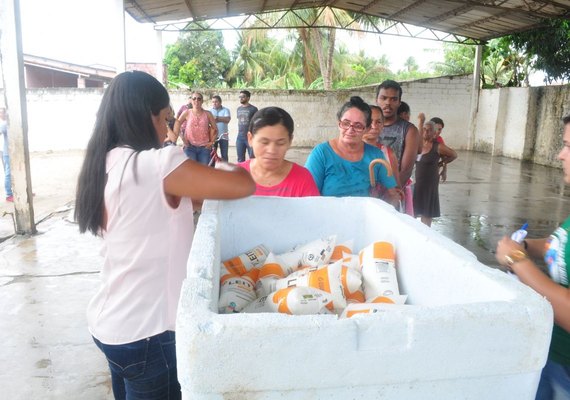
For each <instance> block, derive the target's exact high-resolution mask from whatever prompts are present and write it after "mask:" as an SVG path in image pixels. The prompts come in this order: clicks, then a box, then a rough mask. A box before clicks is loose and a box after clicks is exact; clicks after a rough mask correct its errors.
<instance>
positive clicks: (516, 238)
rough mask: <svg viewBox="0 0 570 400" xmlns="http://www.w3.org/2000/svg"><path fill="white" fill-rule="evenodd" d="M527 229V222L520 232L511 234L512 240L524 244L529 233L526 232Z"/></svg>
mask: <svg viewBox="0 0 570 400" xmlns="http://www.w3.org/2000/svg"><path fill="white" fill-rule="evenodd" d="M526 228H528V222H525V223H524V224H523V226H521V228H520V229H519V230H517V231H514V232H513V233H512V234H511V239H512V240H514V241H515V242H517V243H522V241H523V240H524V238H525V237H526V235H527V234H528V232H527V231H526Z"/></svg>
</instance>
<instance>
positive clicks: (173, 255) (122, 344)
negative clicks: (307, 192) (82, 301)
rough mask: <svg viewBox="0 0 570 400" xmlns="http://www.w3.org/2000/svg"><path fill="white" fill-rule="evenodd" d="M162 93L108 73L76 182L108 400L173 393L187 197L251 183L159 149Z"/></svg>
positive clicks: (146, 79)
mask: <svg viewBox="0 0 570 400" xmlns="http://www.w3.org/2000/svg"><path fill="white" fill-rule="evenodd" d="M169 103H170V99H169V96H168V92H167V91H166V89H165V88H164V86H162V84H161V83H160V82H158V81H157V80H156V79H155V78H153V77H152V76H150V75H148V74H146V73H144V72H140V71H133V72H124V73H122V74H119V75H117V77H115V78H114V79H113V81H112V82H111V84H110V85H109V87H108V88H107V90H106V91H105V94H104V95H103V99H102V101H101V105H100V107H99V111H98V112H97V118H96V121H95V127H94V130H93V134H92V136H91V139H90V140H89V144H88V146H87V151H86V154H85V160H84V162H83V167H82V168H81V172H80V175H79V180H78V184H77V198H76V201H75V206H76V208H75V218H76V220H77V222H78V223H79V230H80V232H81V233H84V232H86V231H90V232H91V233H93V234H95V235H99V236H101V237H102V239H103V251H102V254H103V257H104V261H103V266H102V268H101V280H102V285H101V286H100V288H99V289H98V291H97V292H96V293H95V295H94V296H93V298H92V299H91V301H90V302H89V305H88V307H87V323H88V326H89V332H90V333H91V335H92V336H93V340H94V341H95V344H96V345H97V346H98V347H99V348H100V349H101V351H102V352H103V353H104V354H105V356H106V358H107V361H108V364H109V369H110V370H111V380H112V386H113V394H114V395H115V398H116V399H125V398H137V399H140V398H145V399H159V398H160V399H162V398H169V399H180V397H181V393H180V384H179V383H178V378H177V371H176V348H175V343H176V341H175V333H174V329H175V323H176V308H177V305H178V297H179V295H180V290H181V287H182V281H183V280H184V279H185V278H186V262H187V260H188V254H189V252H190V245H191V243H192V237H193V234H194V224H193V206H192V203H193V201H196V202H201V201H202V200H204V199H236V198H240V197H245V196H249V195H250V194H252V193H253V191H254V189H255V183H254V182H253V180H252V179H251V176H250V175H249V174H248V173H246V172H245V171H244V170H243V169H241V168H238V167H235V166H234V167H232V166H229V165H228V164H226V169H225V170H222V169H214V168H209V167H207V166H205V165H201V164H199V163H197V162H194V161H192V160H189V159H188V158H187V157H186V155H185V154H184V152H183V151H182V149H181V148H180V147H178V146H166V147H162V143H163V142H164V140H165V138H166V134H167V129H168V128H167V119H168V115H169V111H170V109H169Z"/></svg>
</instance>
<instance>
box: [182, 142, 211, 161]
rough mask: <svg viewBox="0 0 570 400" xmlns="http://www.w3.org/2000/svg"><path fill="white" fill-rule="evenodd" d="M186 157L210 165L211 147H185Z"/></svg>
mask: <svg viewBox="0 0 570 400" xmlns="http://www.w3.org/2000/svg"><path fill="white" fill-rule="evenodd" d="M184 153H185V154H186V157H188V158H189V159H191V160H194V161H198V162H199V163H200V164H204V165H208V162H209V161H210V149H208V148H207V147H206V146H193V145H189V146H186V147H184Z"/></svg>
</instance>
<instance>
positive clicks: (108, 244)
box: [87, 146, 194, 344]
mask: <svg viewBox="0 0 570 400" xmlns="http://www.w3.org/2000/svg"><path fill="white" fill-rule="evenodd" d="M132 153H133V151H132V150H131V149H128V148H124V147H120V148H115V149H113V150H111V151H110V152H109V153H108V154H107V184H106V185H105V208H106V211H107V230H106V231H104V232H103V239H104V240H103V248H102V253H103V256H104V265H103V268H102V270H101V278H102V281H103V282H102V286H101V287H100V289H99V290H98V291H97V293H96V294H95V296H94V297H93V298H92V299H91V301H90V303H89V305H88V307H87V321H88V325H89V331H90V332H91V334H92V335H93V336H94V337H96V338H97V339H98V340H100V341H101V342H103V343H105V344H125V343H131V342H134V341H137V340H141V339H144V338H147V337H150V336H153V335H156V334H159V333H162V332H164V331H166V330H174V329H175V321H176V309H177V306H178V298H179V296H180V289H181V286H182V281H183V280H184V279H185V278H186V262H187V260H188V254H189V253H190V246H191V244H192V237H193V235H194V224H193V209H192V202H191V200H190V199H189V198H182V199H181V202H180V205H179V206H178V207H177V208H176V209H173V208H172V207H171V206H170V205H169V204H168V202H167V200H166V196H165V193H164V190H163V179H164V178H165V177H166V176H168V175H169V174H170V173H171V172H172V171H173V170H174V169H176V168H177V167H178V166H179V165H180V164H182V163H183V162H184V161H186V160H187V157H186V155H185V154H184V152H183V151H182V149H181V148H180V147H178V146H167V147H165V148H162V149H158V150H157V149H152V150H147V151H142V152H140V153H139V154H138V155H137V154H134V155H132V156H131V154H132ZM129 156H131V157H130V159H129ZM125 165H126V166H125ZM135 170H136V176H135V174H134V171H135Z"/></svg>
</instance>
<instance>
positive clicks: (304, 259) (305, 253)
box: [255, 235, 336, 297]
mask: <svg viewBox="0 0 570 400" xmlns="http://www.w3.org/2000/svg"><path fill="white" fill-rule="evenodd" d="M335 242H336V236H335V235H332V236H329V237H327V238H325V239H317V240H314V241H312V242H309V243H307V244H304V245H302V246H297V247H295V248H294V249H293V250H291V251H289V252H286V253H282V254H274V253H269V255H268V256H267V259H266V260H265V263H264V264H263V266H262V267H261V269H260V271H259V280H258V282H257V284H256V287H255V291H256V293H257V296H258V297H261V296H266V295H267V294H269V293H270V292H272V291H273V290H274V288H275V287H274V283H275V280H277V279H280V278H285V277H287V276H289V275H290V274H292V273H293V272H295V271H297V270H299V269H300V268H311V267H318V266H320V265H326V264H327V263H328V261H329V259H330V256H331V254H332V251H333V249H334V245H335Z"/></svg>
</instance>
